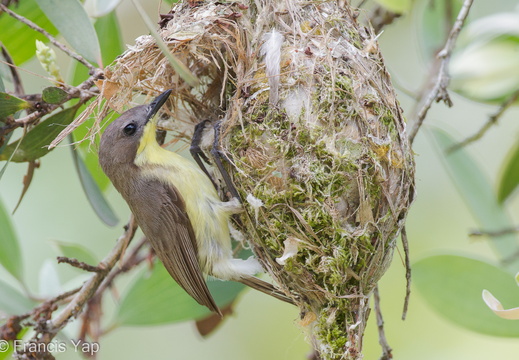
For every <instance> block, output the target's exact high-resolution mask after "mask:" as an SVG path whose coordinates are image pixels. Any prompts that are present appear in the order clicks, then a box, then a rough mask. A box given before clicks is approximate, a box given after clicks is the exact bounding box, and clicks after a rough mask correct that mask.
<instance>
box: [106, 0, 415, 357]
mask: <svg viewBox="0 0 519 360" xmlns="http://www.w3.org/2000/svg"><path fill="white" fill-rule="evenodd" d="M356 15H357V14H356V13H355V12H354V11H353V10H352V9H351V8H349V5H346V4H343V5H342V6H339V5H338V4H337V3H336V2H334V1H319V2H303V1H301V2H298V1H295V0H287V1H283V2H281V1H280V2H270V1H268V0H263V1H256V2H247V1H245V2H242V3H220V2H203V3H195V2H185V3H181V4H178V5H176V6H175V7H174V8H173V9H172V10H171V12H170V13H169V14H167V15H165V16H163V21H162V22H161V29H160V30H159V33H160V35H161V36H162V38H163V40H164V42H165V43H166V44H167V46H168V48H169V50H170V51H171V53H172V54H173V55H174V56H175V57H176V58H177V59H178V60H179V61H180V62H182V63H183V64H184V65H185V66H186V67H187V68H189V70H190V71H191V72H192V73H193V74H194V75H195V76H196V77H197V78H198V80H199V83H198V85H196V86H194V87H192V86H190V85H188V84H187V83H185V82H184V81H183V80H182V79H181V78H180V76H179V75H178V74H177V73H176V72H175V71H174V70H173V68H172V67H171V66H170V64H169V62H168V60H167V59H166V58H165V57H164V55H163V54H162V53H161V51H160V50H159V48H158V47H157V45H156V43H155V40H154V39H153V38H152V37H151V36H141V37H140V38H138V39H137V40H136V44H135V46H132V47H130V48H129V50H128V51H126V52H125V53H124V54H123V55H122V56H120V57H119V58H118V59H117V60H116V61H115V63H114V64H112V66H111V67H110V68H109V69H107V71H106V73H105V76H106V78H105V80H104V83H103V86H102V91H103V94H104V95H105V97H106V98H109V101H108V102H107V106H111V107H112V108H114V109H116V110H118V111H122V110H124V108H125V107H126V106H127V105H128V104H129V103H130V102H131V101H132V99H133V98H134V97H135V96H136V95H138V94H145V95H150V96H155V95H157V94H159V93H160V92H162V91H164V90H166V89H170V88H172V89H173V93H172V95H171V96H170V99H169V101H168V104H167V105H166V106H165V107H164V108H163V111H164V112H165V113H164V114H163V115H162V119H163V120H164V119H166V120H165V121H162V122H161V124H162V125H163V126H164V127H165V128H167V129H168V130H171V131H173V132H172V134H173V135H174V136H175V137H177V138H184V139H190V138H191V135H192V133H193V128H194V125H195V124H197V123H199V122H200V121H201V120H205V119H209V120H212V121H221V130H222V136H221V139H220V147H221V150H222V151H223V152H224V153H225V154H226V156H227V158H228V159H229V162H228V164H227V165H228V171H229V173H230V174H231V176H232V177H233V181H234V184H235V186H236V188H237V190H238V192H239V193H240V195H241V197H242V199H247V201H244V207H245V209H246V212H245V213H244V214H243V215H242V216H241V218H240V221H237V222H236V223H235V224H234V227H235V228H237V229H238V230H239V231H241V233H242V234H243V235H244V237H245V238H246V239H247V240H248V242H249V243H250V245H251V247H252V249H253V250H254V252H255V254H256V256H257V257H258V258H259V259H260V261H261V263H262V264H263V266H264V268H265V270H266V271H267V272H268V273H269V274H270V275H271V277H272V278H273V279H274V281H275V282H276V284H277V285H278V286H279V288H280V289H281V291H283V292H285V293H286V294H287V296H290V297H291V298H293V300H294V302H295V303H296V304H297V305H298V306H299V308H300V310H301V316H302V318H303V323H304V324H305V325H308V326H309V327H310V328H311V329H312V335H313V337H314V339H315V342H316V345H315V346H316V349H317V351H318V352H319V354H320V356H321V357H322V358H323V359H358V358H361V357H362V355H361V346H362V335H363V332H364V328H365V324H366V320H367V316H368V313H369V311H368V309H369V307H368V297H369V296H370V294H371V292H372V290H373V289H374V287H375V285H376V284H377V282H378V280H379V279H380V278H381V277H382V275H383V274H384V272H385V271H386V270H387V268H388V267H389V264H390V262H391V259H392V255H393V250H394V247H395V243H396V238H397V236H398V234H399V231H400V230H401V229H402V227H403V225H404V221H405V218H406V214H407V211H408V209H409V205H410V203H411V201H412V199H413V191H414V162H413V154H412V151H411V149H410V146H409V143H408V141H407V138H406V134H405V123H404V119H403V117H402V114H401V110H400V107H399V104H398V102H397V100H396V98H395V93H394V90H393V88H392V85H391V82H390V79H389V75H388V74H387V72H386V70H385V67H384V63H383V60H382V56H381V54H380V52H379V48H378V45H377V43H376V39H375V38H374V35H373V34H372V33H370V31H369V30H367V29H365V28H363V27H361V26H360V25H359V24H358V23H357V21H356ZM168 119H169V120H168ZM206 133H207V134H206V135H207V136H208V138H207V139H208V140H211V139H210V137H211V134H212V133H211V132H210V131H207V132H206ZM206 143H211V141H206ZM224 190H225V189H224Z"/></svg>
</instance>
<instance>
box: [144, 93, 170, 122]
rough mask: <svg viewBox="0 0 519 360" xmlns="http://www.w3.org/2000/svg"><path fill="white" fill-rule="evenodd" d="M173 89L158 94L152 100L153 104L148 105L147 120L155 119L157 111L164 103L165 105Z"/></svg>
mask: <svg viewBox="0 0 519 360" xmlns="http://www.w3.org/2000/svg"><path fill="white" fill-rule="evenodd" d="M171 91H172V90H171V89H169V90H166V91H164V92H163V93H162V94H160V95H159V96H157V97H156V98H155V100H153V101H152V102H151V104H150V105H149V107H148V113H147V114H146V122H148V121H150V120H151V119H153V117H154V116H155V114H156V113H157V111H159V109H160V108H161V107H162V105H164V103H165V102H166V100H167V99H168V97H169V94H171Z"/></svg>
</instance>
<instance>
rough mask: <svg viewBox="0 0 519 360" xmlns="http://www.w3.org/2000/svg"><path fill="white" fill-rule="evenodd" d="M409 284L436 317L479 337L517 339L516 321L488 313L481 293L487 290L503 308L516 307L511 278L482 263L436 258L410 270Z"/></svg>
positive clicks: (518, 292) (518, 326)
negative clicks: (421, 296)
mask: <svg viewBox="0 0 519 360" xmlns="http://www.w3.org/2000/svg"><path fill="white" fill-rule="evenodd" d="M412 270H413V283H414V284H415V285H416V287H417V288H418V290H419V291H420V293H421V295H423V297H424V298H425V300H426V302H427V303H428V304H429V305H430V306H431V307H432V308H433V309H434V310H435V311H436V312H438V313H439V314H440V315H442V316H443V317H445V318H446V319H448V320H450V321H452V322H454V323H456V324H457V325H459V326H462V327H464V328H466V329H469V330H472V331H476V332H479V333H482V334H487V335H494V336H504V337H518V336H519V321H510V320H505V319H501V318H500V317H498V316H496V315H495V314H494V313H493V312H492V310H490V309H489V308H488V307H487V306H486V305H485V303H484V302H483V299H482V298H481V294H482V291H483V289H488V290H489V291H490V292H492V293H493V294H494V295H496V297H497V298H498V299H499V300H500V301H502V303H503V305H504V306H505V308H508V307H514V306H517V305H518V304H519V288H518V287H517V284H516V283H515V281H514V277H513V275H511V274H509V273H508V272H506V271H504V270H501V269H499V268H497V267H495V266H493V265H490V264H487V263H485V262H482V261H478V260H474V259H469V258H466V257H462V256H455V255H439V256H431V257H427V258H425V259H423V260H420V261H418V262H417V263H415V264H414V265H413V267H412Z"/></svg>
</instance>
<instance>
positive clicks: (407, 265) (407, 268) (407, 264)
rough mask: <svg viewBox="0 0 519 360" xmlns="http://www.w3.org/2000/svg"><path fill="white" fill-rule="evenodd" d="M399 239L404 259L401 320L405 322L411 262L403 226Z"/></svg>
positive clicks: (409, 288) (409, 289)
mask: <svg viewBox="0 0 519 360" xmlns="http://www.w3.org/2000/svg"><path fill="white" fill-rule="evenodd" d="M400 237H401V238H402V246H403V248H404V258H405V280H406V284H405V299H404V309H403V310H402V320H405V318H406V316H407V309H408V308H409V299H410V298H411V260H410V256H409V241H408V240H407V231H406V229H405V226H404V227H403V228H402V232H401V235H400Z"/></svg>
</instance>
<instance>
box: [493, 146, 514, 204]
mask: <svg viewBox="0 0 519 360" xmlns="http://www.w3.org/2000/svg"><path fill="white" fill-rule="evenodd" d="M518 184H519V143H517V144H516V145H515V147H514V148H512V149H511V151H509V153H508V155H507V159H506V160H505V161H504V163H503V165H502V166H501V175H500V177H499V180H498V188H497V200H498V201H499V203H501V204H502V203H503V202H505V200H506V199H508V197H509V196H510V195H511V194H512V193H513V192H514V190H515V189H516V188H517V185H518Z"/></svg>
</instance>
